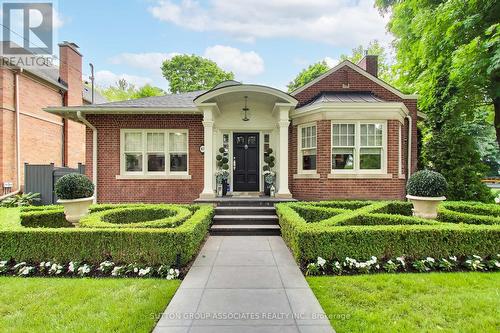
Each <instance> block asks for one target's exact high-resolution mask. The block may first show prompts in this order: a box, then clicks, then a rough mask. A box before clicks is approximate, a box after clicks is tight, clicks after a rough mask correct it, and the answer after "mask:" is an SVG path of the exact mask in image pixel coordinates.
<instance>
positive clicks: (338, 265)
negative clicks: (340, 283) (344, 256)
mask: <svg viewBox="0 0 500 333" xmlns="http://www.w3.org/2000/svg"><path fill="white" fill-rule="evenodd" d="M333 265H334V266H335V268H337V269H340V263H339V262H338V261H336V262H335V263H334V264H333Z"/></svg>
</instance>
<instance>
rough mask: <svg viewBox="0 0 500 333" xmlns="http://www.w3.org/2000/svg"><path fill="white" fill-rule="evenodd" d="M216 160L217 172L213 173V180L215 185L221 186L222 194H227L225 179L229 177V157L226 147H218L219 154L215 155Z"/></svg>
mask: <svg viewBox="0 0 500 333" xmlns="http://www.w3.org/2000/svg"><path fill="white" fill-rule="evenodd" d="M215 158H216V160H217V172H216V173H215V181H216V182H217V186H219V185H221V186H222V195H226V194H227V180H228V179H229V158H228V153H227V149H226V148H224V147H220V148H219V154H217V156H216V157H215Z"/></svg>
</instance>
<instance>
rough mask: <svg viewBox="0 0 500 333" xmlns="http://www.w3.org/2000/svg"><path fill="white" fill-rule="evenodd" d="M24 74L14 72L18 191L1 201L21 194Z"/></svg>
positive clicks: (20, 70) (20, 71)
mask: <svg viewBox="0 0 500 333" xmlns="http://www.w3.org/2000/svg"><path fill="white" fill-rule="evenodd" d="M22 72H23V69H22V68H20V69H19V71H18V72H14V109H15V113H16V171H17V172H16V173H17V190H15V191H14V192H10V193H8V194H6V195H3V196H1V197H0V201H1V200H3V199H5V198H8V197H11V196H13V195H16V194H18V193H19V192H21V140H20V137H21V129H20V127H19V126H20V119H19V118H20V115H21V114H20V113H21V112H20V110H19V105H20V103H19V74H21V73H22Z"/></svg>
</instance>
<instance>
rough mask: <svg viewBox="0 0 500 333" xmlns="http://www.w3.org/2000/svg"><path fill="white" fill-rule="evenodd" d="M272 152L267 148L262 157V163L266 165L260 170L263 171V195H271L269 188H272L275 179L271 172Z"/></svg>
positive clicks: (273, 159) (274, 174) (272, 164)
mask: <svg viewBox="0 0 500 333" xmlns="http://www.w3.org/2000/svg"><path fill="white" fill-rule="evenodd" d="M272 154H273V150H272V149H271V148H267V150H266V152H265V157H264V163H266V164H265V165H264V166H263V167H262V170H263V171H264V172H263V174H264V194H265V195H271V187H274V180H275V177H276V173H275V172H274V171H273V168H274V165H275V163H274V161H275V158H274V156H273V155H272Z"/></svg>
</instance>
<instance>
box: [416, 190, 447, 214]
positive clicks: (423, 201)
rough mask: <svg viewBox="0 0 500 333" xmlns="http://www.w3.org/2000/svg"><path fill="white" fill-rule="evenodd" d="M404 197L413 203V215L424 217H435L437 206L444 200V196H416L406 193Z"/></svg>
mask: <svg viewBox="0 0 500 333" xmlns="http://www.w3.org/2000/svg"><path fill="white" fill-rule="evenodd" d="M406 198H407V199H408V200H410V201H411V203H412V204H413V216H417V217H422V218H424V219H435V218H436V217H437V207H438V206H439V204H440V203H441V202H442V201H444V200H446V197H444V196H443V197H417V196H414V195H409V194H408V195H407V196H406Z"/></svg>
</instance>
